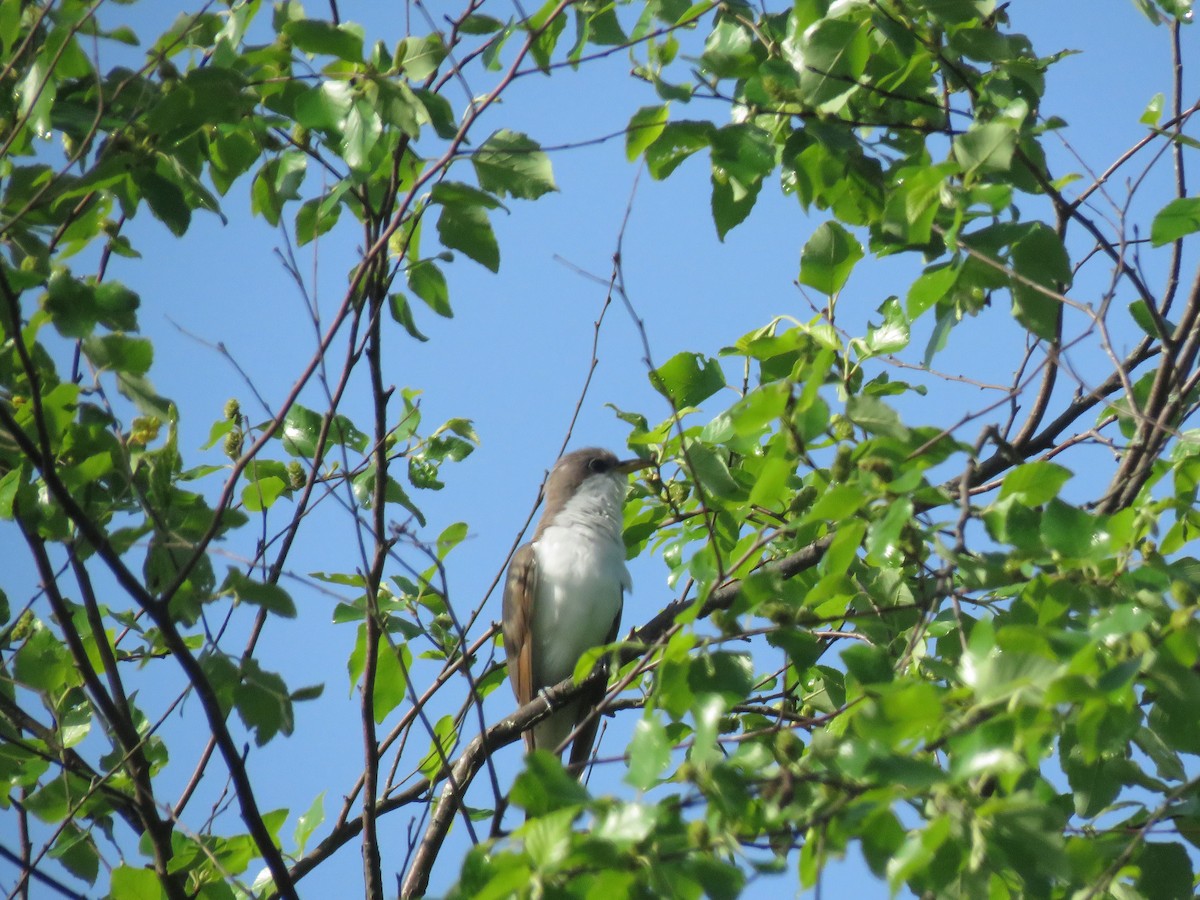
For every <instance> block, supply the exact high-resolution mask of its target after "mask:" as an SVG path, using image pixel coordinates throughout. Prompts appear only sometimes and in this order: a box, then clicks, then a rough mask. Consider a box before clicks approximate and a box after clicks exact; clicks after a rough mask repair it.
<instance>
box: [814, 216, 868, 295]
mask: <svg viewBox="0 0 1200 900" xmlns="http://www.w3.org/2000/svg"><path fill="white" fill-rule="evenodd" d="M862 257H863V248H862V245H861V244H860V243H859V242H858V240H857V239H856V238H855V237H854V235H852V234H851V233H850V232H848V231H847V230H846V229H845V228H843V227H842V226H841V225H839V224H838V223H837V222H832V221H830V222H825V223H824V224H822V225H821V226H820V227H819V228H817V230H816V231H815V232H813V236H812V237H810V238H809V239H808V243H806V244H805V245H804V250H803V251H801V253H800V283H801V284H807V285H808V286H809V287H813V288H816V289H817V290H818V291H820V292H821V293H823V294H830V295H833V294H836V293H837V292H838V291H840V290H841V289H842V287H843V286H844V285H845V284H846V279H848V278H849V277H850V271H851V270H852V269H853V268H854V264H855V263H857V262H858V261H859V260H860V259H862Z"/></svg>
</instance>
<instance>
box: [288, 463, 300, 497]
mask: <svg viewBox="0 0 1200 900" xmlns="http://www.w3.org/2000/svg"><path fill="white" fill-rule="evenodd" d="M287 475H288V484H289V485H291V488H292V490H294V491H298V490H300V488H302V487H304V466H302V465H300V462H299V460H295V459H293V460H292V461H291V462H290V463H288V464H287Z"/></svg>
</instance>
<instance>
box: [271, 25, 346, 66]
mask: <svg viewBox="0 0 1200 900" xmlns="http://www.w3.org/2000/svg"><path fill="white" fill-rule="evenodd" d="M280 30H281V31H282V32H283V34H285V35H287V36H288V37H290V38H291V39H292V43H293V44H295V45H296V48H297V49H298V50H303V51H304V52H305V53H311V54H313V55H321V56H336V57H338V58H339V59H344V60H347V61H348V62H362V58H363V34H362V28H361V27H360V26H358V25H354V24H351V23H344V24H341V25H334V24H332V23H330V22H324V21H321V20H320V19H293V20H291V21H289V22H286V23H284V25H283V28H281V29H280Z"/></svg>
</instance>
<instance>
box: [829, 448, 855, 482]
mask: <svg viewBox="0 0 1200 900" xmlns="http://www.w3.org/2000/svg"><path fill="white" fill-rule="evenodd" d="M850 453H851V451H850V447H849V446H848V445H847V444H842V445H841V446H840V447H838V449H837V456H835V457H834V460H833V465H832V466H830V467H829V477H830V478H832V479H833V480H834V481H845V480H846V479H847V478H849V477H850V472H851V471H852V470H853V468H854V466H853V463H851V461H850Z"/></svg>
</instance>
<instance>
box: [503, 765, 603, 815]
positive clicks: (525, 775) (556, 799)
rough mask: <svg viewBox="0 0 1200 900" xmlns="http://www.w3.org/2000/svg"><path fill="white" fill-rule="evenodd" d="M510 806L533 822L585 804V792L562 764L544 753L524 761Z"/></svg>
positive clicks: (514, 783)
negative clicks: (516, 808)
mask: <svg viewBox="0 0 1200 900" xmlns="http://www.w3.org/2000/svg"><path fill="white" fill-rule="evenodd" d="M511 796H512V802H513V803H515V804H516V805H517V806H519V807H520V808H521V809H523V810H525V812H526V813H527V814H528V815H529V816H530V817H531V818H532V817H537V816H544V815H546V814H547V813H550V812H553V811H555V810H557V809H567V808H569V807H572V806H578V805H580V804H582V803H586V802H587V799H588V793H587V788H585V787H584V786H583V785H582V784H580V783H579V781H578V779H576V778H574V777H573V776H571V775H568V774H567V771H566V769H564V768H563V765H562V762H561V761H560V760H559V759H558V757H556V756H555V755H554V754H552V753H549V752H547V751H545V750H534V751H533V752H532V753H530V754H529V755H528V756H526V757H525V769H524V771H522V772H521V773H520V774H519V775H517V777H516V780H515V781H514V782H513V788H512V795H511Z"/></svg>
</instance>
